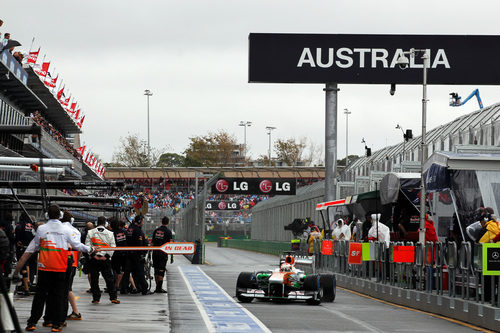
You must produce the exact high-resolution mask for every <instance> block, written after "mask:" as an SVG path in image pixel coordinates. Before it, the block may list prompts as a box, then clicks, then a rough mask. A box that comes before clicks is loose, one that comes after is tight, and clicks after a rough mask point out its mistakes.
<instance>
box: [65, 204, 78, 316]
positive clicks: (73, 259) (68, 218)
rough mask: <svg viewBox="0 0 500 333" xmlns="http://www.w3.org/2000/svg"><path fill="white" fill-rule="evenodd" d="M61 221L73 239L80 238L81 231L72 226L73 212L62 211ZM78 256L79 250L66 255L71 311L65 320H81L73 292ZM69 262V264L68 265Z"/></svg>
mask: <svg viewBox="0 0 500 333" xmlns="http://www.w3.org/2000/svg"><path fill="white" fill-rule="evenodd" d="M61 222H62V224H63V225H65V226H66V227H68V228H70V229H71V230H73V234H74V237H75V239H78V240H79V239H80V238H81V233H80V231H78V229H76V228H75V227H73V222H75V218H74V217H73V214H71V213H70V212H69V211H67V210H66V211H64V214H63V218H62V219H61ZM79 258H80V252H78V251H71V256H70V257H69V256H68V270H67V275H68V276H67V277H66V278H67V280H68V301H69V304H71V309H72V312H71V313H70V314H69V315H67V317H66V319H67V320H82V315H81V314H80V312H79V311H78V307H77V305H76V299H75V295H74V294H73V280H74V279H75V275H76V269H77V267H78V260H79ZM70 264H71V265H70ZM64 313H68V302H65V303H64Z"/></svg>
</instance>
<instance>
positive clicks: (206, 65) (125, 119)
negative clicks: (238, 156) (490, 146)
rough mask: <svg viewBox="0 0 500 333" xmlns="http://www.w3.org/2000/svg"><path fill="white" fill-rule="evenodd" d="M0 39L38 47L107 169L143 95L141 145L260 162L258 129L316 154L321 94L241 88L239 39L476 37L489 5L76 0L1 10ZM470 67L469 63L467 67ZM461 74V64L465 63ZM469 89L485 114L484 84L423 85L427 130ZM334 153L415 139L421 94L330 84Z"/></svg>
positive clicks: (243, 58)
mask: <svg viewBox="0 0 500 333" xmlns="http://www.w3.org/2000/svg"><path fill="white" fill-rule="evenodd" d="M1 9H2V11H1V14H0V15H1V17H0V18H1V19H3V21H4V25H3V27H1V28H0V32H2V34H3V33H4V32H10V33H11V38H12V39H15V40H18V41H20V42H21V43H22V44H23V48H24V49H26V50H27V49H29V47H30V44H31V41H32V38H33V37H35V42H34V46H33V48H35V49H36V48H38V47H39V46H40V47H41V52H40V53H41V56H43V55H44V54H45V55H46V58H45V59H46V60H50V61H51V66H52V67H51V69H50V71H51V72H54V73H56V74H57V73H59V74H60V77H61V78H62V79H63V80H64V83H65V84H66V90H67V91H69V92H70V93H71V94H72V96H74V97H76V100H77V101H78V102H79V105H80V106H81V107H82V110H83V111H84V112H85V114H86V119H85V123H84V127H83V135H82V140H83V142H84V143H85V144H86V145H87V146H88V147H90V148H91V149H92V150H93V151H94V152H96V153H97V154H99V155H100V156H101V158H102V159H103V161H104V162H107V161H110V160H111V157H112V154H113V152H114V151H115V150H116V149H117V147H118V146H119V140H120V137H124V136H126V135H127V134H128V133H139V134H140V136H141V137H142V138H144V139H147V120H146V119H147V118H146V114H147V113H146V97H145V96H144V89H150V90H151V91H152V92H153V96H152V97H151V99H150V119H151V120H150V122H151V145H152V146H153V147H157V148H164V147H168V148H169V151H171V152H177V153H181V152H183V151H184V150H185V149H186V147H187V145H188V142H189V137H192V136H196V135H203V134H207V133H208V132H209V131H218V130H221V129H224V130H227V131H228V132H229V133H233V134H234V135H235V136H236V137H237V139H238V142H240V143H243V127H239V126H238V123H239V122H240V121H241V120H245V121H252V122H253V125H252V127H249V128H248V129H247V144H248V146H249V148H248V153H249V155H251V156H252V157H254V158H256V157H258V156H259V155H261V154H267V147H268V136H267V134H266V130H265V127H266V126H275V127H277V130H276V131H274V132H273V136H272V138H273V141H274V139H275V138H290V137H295V138H300V137H304V136H305V137H308V138H309V139H310V140H311V141H312V142H314V143H315V144H316V145H321V146H324V115H325V109H324V104H325V103H324V100H325V97H324V92H323V88H324V87H323V86H322V85H319V84H310V85H307V84H257V83H248V34H249V33H250V32H275V33H278V32H281V33H355V34H487V35H499V34H500V24H499V23H498V13H499V12H500V4H499V3H498V1H494V0H489V1H480V2H475V3H474V4H473V3H471V2H470V1H457V0H454V1H443V0H442V1H419V2H408V1H401V0H399V1H373V0H370V1H353V0H348V1H339V0H335V1H332V0H330V1H291V0H286V1H277V0H275V1H269V0H266V1H261V0H251V1H246V0H245V1H243V0H242V1H237V0H226V1H217V0H210V1H207V0H197V1H195V0H182V1H180V0H179V1H167V0H156V1H153V0H142V1H129V0H119V1H118V0H106V1H103V0H86V1H78V2H77V1H62V0H60V1H55V0H45V1H39V0H25V1H22V2H20V1H4V2H3V3H2V5H1ZM478 61H480V59H478ZM471 65H473V64H471ZM476 88H479V89H480V93H481V97H482V99H483V103H484V104H485V106H487V105H491V104H494V103H497V102H499V100H500V88H499V87H493V86H430V87H429V90H428V97H429V99H430V101H429V104H428V120H427V121H428V123H427V125H428V129H431V128H434V127H436V126H439V125H441V124H443V123H445V122H448V121H451V120H453V119H455V118H456V117H458V116H461V115H463V114H466V113H469V112H472V111H475V110H477V109H478V106H477V103H476V101H475V100H471V101H470V102H468V103H467V104H466V105H464V106H462V107H459V108H452V107H449V106H448V98H449V96H448V94H449V93H450V92H452V91H456V92H458V93H459V94H460V95H461V96H463V97H465V96H467V95H468V94H469V93H470V92H472V90H474V89H476ZM340 89H341V90H340V92H339V105H338V110H339V126H338V156H339V158H343V157H344V156H345V138H346V126H345V115H344V114H343V110H344V108H348V109H349V110H350V111H351V112H352V114H351V115H350V116H349V153H350V154H363V153H364V149H363V148H364V145H363V144H361V139H362V138H363V137H364V138H365V140H366V142H367V144H368V145H369V146H371V147H372V149H373V150H378V149H381V148H383V147H384V146H385V145H386V144H389V145H390V144H395V143H398V142H399V141H401V140H402V134H401V132H400V130H396V129H395V126H396V124H397V123H399V124H401V126H402V127H404V128H405V129H406V128H412V129H413V132H414V133H415V134H416V135H420V132H421V99H422V88H421V86H398V87H397V92H396V94H395V95H394V96H390V95H389V86H388V85H340Z"/></svg>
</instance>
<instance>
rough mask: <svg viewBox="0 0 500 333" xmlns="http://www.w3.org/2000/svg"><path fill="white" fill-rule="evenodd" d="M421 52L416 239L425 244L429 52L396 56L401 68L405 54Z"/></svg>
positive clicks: (411, 50) (406, 60) (405, 60)
mask: <svg viewBox="0 0 500 333" xmlns="http://www.w3.org/2000/svg"><path fill="white" fill-rule="evenodd" d="M416 53H419V54H421V55H422V56H421V59H422V60H423V66H422V68H423V82H422V142H421V144H420V147H421V148H420V164H421V170H420V232H419V234H418V241H419V242H420V243H422V244H425V211H426V206H425V179H424V164H425V160H426V159H427V147H426V140H425V132H426V122H427V69H428V68H429V53H428V52H427V50H425V49H421V50H417V49H413V48H412V49H410V51H409V52H403V55H402V56H400V57H399V58H398V61H397V62H398V64H399V65H400V67H401V68H403V69H404V68H406V67H407V66H408V63H409V61H408V58H407V57H406V56H405V55H409V56H410V57H411V58H415V54H416Z"/></svg>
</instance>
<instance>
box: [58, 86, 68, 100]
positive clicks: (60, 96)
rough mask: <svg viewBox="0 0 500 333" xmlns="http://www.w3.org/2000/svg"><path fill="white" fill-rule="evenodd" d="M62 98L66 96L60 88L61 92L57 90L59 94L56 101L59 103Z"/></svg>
mask: <svg viewBox="0 0 500 333" xmlns="http://www.w3.org/2000/svg"><path fill="white" fill-rule="evenodd" d="M63 97H66V96H65V95H64V87H62V88H61V90H59V92H58V93H57V99H58V100H59V101H61V99H62V98H63Z"/></svg>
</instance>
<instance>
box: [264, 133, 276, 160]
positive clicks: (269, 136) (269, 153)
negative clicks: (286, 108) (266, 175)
mask: <svg viewBox="0 0 500 333" xmlns="http://www.w3.org/2000/svg"><path fill="white" fill-rule="evenodd" d="M275 129H276V127H273V126H266V130H267V135H269V166H271V132H272V131H274V130H275Z"/></svg>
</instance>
